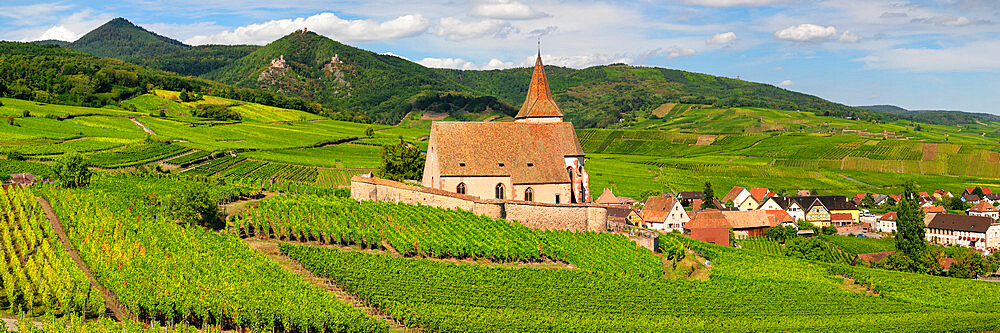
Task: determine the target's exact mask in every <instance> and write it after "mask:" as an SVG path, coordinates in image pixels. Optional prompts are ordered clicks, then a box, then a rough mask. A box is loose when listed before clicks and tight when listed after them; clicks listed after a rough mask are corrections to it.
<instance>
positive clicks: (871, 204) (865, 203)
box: [861, 193, 875, 208]
mask: <svg viewBox="0 0 1000 333" xmlns="http://www.w3.org/2000/svg"><path fill="white" fill-rule="evenodd" d="M861 207H865V208H875V197H873V196H872V194H871V193H868V194H866V195H865V198H864V199H861Z"/></svg>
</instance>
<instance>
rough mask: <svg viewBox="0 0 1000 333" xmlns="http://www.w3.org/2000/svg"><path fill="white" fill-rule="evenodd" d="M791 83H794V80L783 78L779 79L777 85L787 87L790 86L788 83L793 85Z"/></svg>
mask: <svg viewBox="0 0 1000 333" xmlns="http://www.w3.org/2000/svg"><path fill="white" fill-rule="evenodd" d="M793 84H795V82H792V80H784V81H781V83H778V85H779V86H782V87H787V86H790V85H793Z"/></svg>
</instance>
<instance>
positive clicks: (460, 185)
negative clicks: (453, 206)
mask: <svg viewBox="0 0 1000 333" xmlns="http://www.w3.org/2000/svg"><path fill="white" fill-rule="evenodd" d="M465 191H466V189H465V183H458V187H456V188H455V192H456V193H458V194H465Z"/></svg>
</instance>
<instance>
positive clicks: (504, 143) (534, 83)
mask: <svg viewBox="0 0 1000 333" xmlns="http://www.w3.org/2000/svg"><path fill="white" fill-rule="evenodd" d="M584 161H585V159H584V154H583V149H582V148H581V147H580V140H579V139H577V137H576V131H574V130H573V124H572V123H570V122H566V121H563V114H562V112H560V111H559V106H558V105H556V102H555V100H554V99H553V98H552V92H551V91H550V90H549V83H548V79H547V78H546V77H545V68H543V67H542V57H541V54H539V55H538V58H537V59H536V60H535V69H534V72H533V73H532V74H531V84H530V86H529V87H528V96H527V97H525V99H524V105H522V106H521V110H520V111H519V112H518V113H517V116H516V117H515V118H514V121H513V122H479V121H466V122H458V121H438V122H434V123H433V124H432V125H431V134H430V138H429V142H428V147H427V163H426V165H425V166H424V177H423V186H424V187H429V188H435V189H439V190H444V191H449V192H454V193H459V194H467V195H472V196H477V197H480V198H482V199H499V200H519V201H534V202H540V203H552V204H565V203H584V202H590V201H591V195H590V185H589V180H588V175H587V170H586V169H585V168H584Z"/></svg>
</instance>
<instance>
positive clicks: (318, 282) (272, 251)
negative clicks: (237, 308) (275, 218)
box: [246, 239, 420, 332]
mask: <svg viewBox="0 0 1000 333" xmlns="http://www.w3.org/2000/svg"><path fill="white" fill-rule="evenodd" d="M246 242H247V244H250V247H252V248H254V249H255V250H257V251H260V252H261V253H263V254H264V255H266V256H267V257H268V258H270V259H271V260H274V262H276V263H278V265H281V267H282V268H284V269H286V270H288V271H290V272H292V273H295V274H296V275H298V276H301V277H302V279H303V280H305V281H306V282H309V283H311V284H313V285H315V286H317V287H320V288H323V289H324V290H326V291H328V292H330V293H331V294H333V295H334V296H335V297H336V298H337V299H339V300H341V301H343V302H344V303H347V304H350V305H351V306H353V307H356V308H359V309H361V311H364V313H365V314H367V315H369V316H371V317H375V318H381V319H383V320H385V321H386V322H388V323H389V330H390V331H392V332H420V330H418V329H415V328H410V327H406V326H404V325H403V324H402V323H400V322H399V321H397V320H396V319H394V318H392V317H390V316H389V315H386V314H385V313H383V312H382V311H381V310H379V309H376V308H374V307H372V306H369V305H368V304H367V303H365V302H364V301H363V300H361V299H359V298H357V297H355V296H354V295H351V294H350V293H348V292H347V291H345V290H343V289H340V287H338V286H337V285H336V284H335V283H333V282H332V281H329V280H327V279H324V278H322V277H319V276H316V275H315V274H313V273H312V272H310V271H309V270H308V269H306V268H305V267H303V266H302V264H299V262H298V261H295V260H294V259H292V258H289V257H288V256H285V255H283V254H281V250H280V249H279V248H278V242H277V241H267V240H257V239H246Z"/></svg>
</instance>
